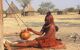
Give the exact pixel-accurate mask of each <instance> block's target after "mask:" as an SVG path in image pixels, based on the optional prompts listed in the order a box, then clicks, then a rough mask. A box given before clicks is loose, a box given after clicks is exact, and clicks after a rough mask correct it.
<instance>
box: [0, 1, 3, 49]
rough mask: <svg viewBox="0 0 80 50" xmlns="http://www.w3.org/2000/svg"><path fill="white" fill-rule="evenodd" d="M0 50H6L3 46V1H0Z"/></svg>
mask: <svg viewBox="0 0 80 50" xmlns="http://www.w3.org/2000/svg"><path fill="white" fill-rule="evenodd" d="M0 50H4V45H3V5H2V0H0Z"/></svg>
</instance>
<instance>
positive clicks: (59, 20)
mask: <svg viewBox="0 0 80 50" xmlns="http://www.w3.org/2000/svg"><path fill="white" fill-rule="evenodd" d="M18 15H19V14H18ZM19 16H20V15H19ZM16 17H17V16H16ZM53 17H54V21H55V24H56V25H57V26H58V27H59V31H58V32H57V34H56V37H57V38H61V39H62V40H63V42H64V44H65V45H66V49H55V50H80V43H79V42H80V41H79V40H80V39H78V41H77V42H75V43H74V42H73V40H74V39H73V38H69V37H70V35H72V33H74V34H75V33H77V34H80V22H79V21H80V19H79V18H80V15H78V14H76V15H53ZM20 18H21V19H22V20H23V21H24V22H25V23H26V25H27V27H31V28H33V29H34V30H37V31H40V29H41V27H42V26H41V25H43V23H44V15H38V16H25V17H20ZM67 18H69V19H67ZM73 18H74V19H73ZM17 19H18V18H17ZM64 19H66V20H64ZM18 23H19V25H20V26H19V25H18ZM18 23H17V21H16V20H15V18H4V35H6V34H7V35H10V37H7V39H9V40H11V39H14V40H18V39H19V37H18V36H13V35H14V33H16V32H20V31H21V30H23V29H25V28H26V27H25V26H24V24H23V23H22V22H21V21H20V19H18ZM11 35H12V36H11ZM73 36H74V35H73ZM15 37H16V38H15ZM36 37H38V36H37V35H33V34H32V36H31V38H30V40H32V39H35V38H36ZM24 50H42V49H37V48H33V49H30V48H27V49H24ZM45 50H54V49H45Z"/></svg>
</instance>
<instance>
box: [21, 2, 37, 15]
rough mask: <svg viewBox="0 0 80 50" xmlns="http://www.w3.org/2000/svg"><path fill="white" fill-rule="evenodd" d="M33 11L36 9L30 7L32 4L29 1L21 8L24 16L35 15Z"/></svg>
mask: <svg viewBox="0 0 80 50" xmlns="http://www.w3.org/2000/svg"><path fill="white" fill-rule="evenodd" d="M35 12H36V11H35V10H34V8H33V7H32V5H31V4H30V3H29V4H28V6H26V7H25V9H24V10H23V13H22V15H24V16H33V15H35Z"/></svg>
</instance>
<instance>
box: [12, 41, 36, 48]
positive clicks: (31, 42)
mask: <svg viewBox="0 0 80 50" xmlns="http://www.w3.org/2000/svg"><path fill="white" fill-rule="evenodd" d="M35 45H38V42H37V41H36V40H32V41H27V42H22V43H17V44H14V45H12V46H14V47H28V46H31V47H35Z"/></svg>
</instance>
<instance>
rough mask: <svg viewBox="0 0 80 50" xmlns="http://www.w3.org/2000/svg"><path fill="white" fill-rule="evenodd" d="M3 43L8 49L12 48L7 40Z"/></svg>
mask: <svg viewBox="0 0 80 50" xmlns="http://www.w3.org/2000/svg"><path fill="white" fill-rule="evenodd" d="M4 45H5V47H6V48H7V49H8V50H12V49H11V46H10V44H9V43H8V42H7V41H6V42H5V44H4Z"/></svg>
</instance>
